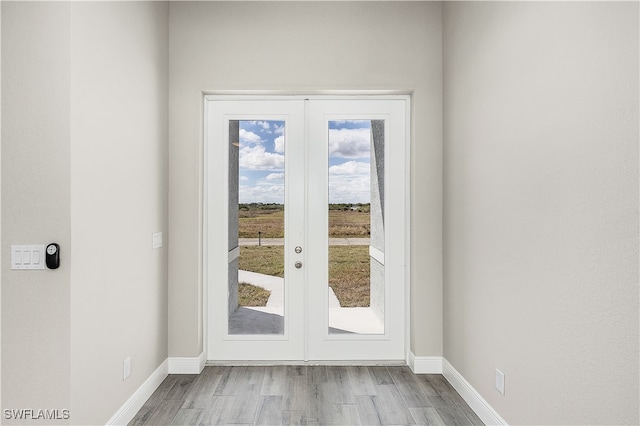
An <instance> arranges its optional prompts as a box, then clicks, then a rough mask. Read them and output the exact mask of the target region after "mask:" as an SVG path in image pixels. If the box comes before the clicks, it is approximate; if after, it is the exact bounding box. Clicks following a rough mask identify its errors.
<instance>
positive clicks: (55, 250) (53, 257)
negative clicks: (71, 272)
mask: <svg viewBox="0 0 640 426" xmlns="http://www.w3.org/2000/svg"><path fill="white" fill-rule="evenodd" d="M45 259H46V262H47V268H49V269H58V266H60V246H59V245H57V244H56V243H51V244H49V245H48V246H47V250H46V255H45Z"/></svg>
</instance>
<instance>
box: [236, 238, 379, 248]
mask: <svg viewBox="0 0 640 426" xmlns="http://www.w3.org/2000/svg"><path fill="white" fill-rule="evenodd" d="M370 242H371V239H370V238H329V245H330V246H368V245H369V244H370ZM238 244H239V245H241V246H257V245H258V239H257V238H240V239H239V241H238ZM260 244H261V245H263V246H283V245H284V238H262V239H261V240H260Z"/></svg>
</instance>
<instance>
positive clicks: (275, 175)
mask: <svg viewBox="0 0 640 426" xmlns="http://www.w3.org/2000/svg"><path fill="white" fill-rule="evenodd" d="M265 179H266V180H268V181H278V180H279V181H282V180H284V173H269V174H268V175H267V176H266V177H265Z"/></svg>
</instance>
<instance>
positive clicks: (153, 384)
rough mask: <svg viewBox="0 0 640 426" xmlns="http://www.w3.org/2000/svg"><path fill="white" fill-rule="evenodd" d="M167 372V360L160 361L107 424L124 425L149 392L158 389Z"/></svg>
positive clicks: (142, 403) (145, 400)
mask: <svg viewBox="0 0 640 426" xmlns="http://www.w3.org/2000/svg"><path fill="white" fill-rule="evenodd" d="M167 374H169V362H168V360H166V359H165V360H164V361H162V364H160V366H159V367H158V368H156V371H154V372H153V373H151V376H149V378H147V380H145V381H144V383H143V384H142V385H141V386H140V387H139V388H138V389H137V390H136V391H135V392H134V393H133V395H131V396H130V397H129V399H127V401H126V402H125V403H124V404H123V405H122V407H120V409H119V410H118V411H116V413H115V414H114V415H113V417H111V418H110V419H109V421H107V425H126V424H128V423H129V422H130V421H131V420H132V419H133V417H134V416H135V415H136V413H137V412H138V411H140V408H142V406H143V405H144V403H145V402H147V400H148V399H149V397H151V394H153V392H155V390H156V389H158V386H160V384H161V383H162V381H163V380H164V379H165V378H166V377H167Z"/></svg>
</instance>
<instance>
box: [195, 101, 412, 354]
mask: <svg viewBox="0 0 640 426" xmlns="http://www.w3.org/2000/svg"><path fill="white" fill-rule="evenodd" d="M407 103H408V100H407V99H406V98H404V97H393V98H384V99H352V98H341V99H328V98H314V99H304V98H296V97H292V98H286V99H285V98H276V99H273V98H272V99H265V98H246V97H236V98H228V97H227V98H219V97H215V96H209V97H206V99H205V117H206V118H205V120H206V125H205V128H206V131H205V158H206V167H205V171H206V172H205V175H206V176H205V181H206V184H205V187H206V189H205V228H206V238H205V241H206V243H205V250H204V252H205V256H206V262H205V264H206V265H205V267H206V270H205V277H206V280H207V282H206V289H207V309H206V312H207V358H208V359H209V360H225V361H233V360H236V361H237V360H246V361H262V360H265V361H269V360H271V361H276V360H281V361H340V360H345V361H346V360H363V361H364V360H404V359H405V337H406V336H405V335H406V333H405V322H406V316H405V306H406V302H407V296H406V295H407V291H408V285H407V276H408V274H407V271H406V270H405V255H406V240H405V238H406V235H407V229H406V227H407V226H408V223H407V222H408V220H407V218H408V216H407V211H408V210H407V199H406V194H407V190H406V189H407V188H408V173H407V156H406V153H407V138H408V136H407V131H408V129H407V125H406V121H407V115H406V114H407V112H406V111H407V107H408V105H407Z"/></svg>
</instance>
